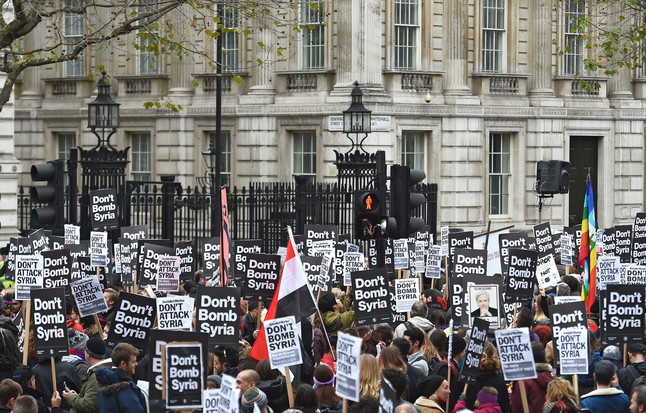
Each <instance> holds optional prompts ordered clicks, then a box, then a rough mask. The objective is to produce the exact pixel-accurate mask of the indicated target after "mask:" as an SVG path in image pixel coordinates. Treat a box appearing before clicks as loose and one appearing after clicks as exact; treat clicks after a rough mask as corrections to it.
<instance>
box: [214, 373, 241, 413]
mask: <svg viewBox="0 0 646 413" xmlns="http://www.w3.org/2000/svg"><path fill="white" fill-rule="evenodd" d="M238 399H240V389H238V388H237V387H236V379H235V377H233V376H230V375H228V374H223V375H222V382H221V383H220V398H219V400H218V408H219V412H220V413H237V412H238V408H239V403H238Z"/></svg>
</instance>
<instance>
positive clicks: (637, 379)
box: [626, 364, 646, 394]
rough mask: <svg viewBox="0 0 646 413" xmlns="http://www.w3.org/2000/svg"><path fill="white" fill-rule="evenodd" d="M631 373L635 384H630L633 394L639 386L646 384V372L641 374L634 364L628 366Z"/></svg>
mask: <svg viewBox="0 0 646 413" xmlns="http://www.w3.org/2000/svg"><path fill="white" fill-rule="evenodd" d="M626 368H627V369H628V371H629V372H630V375H631V376H633V384H632V385H631V386H630V394H633V392H634V391H635V389H636V388H637V387H639V386H646V374H643V375H641V376H640V375H639V372H638V371H637V369H636V368H635V366H633V365H632V364H629V365H628V366H626Z"/></svg>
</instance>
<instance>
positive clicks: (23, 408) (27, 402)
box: [11, 392, 60, 413]
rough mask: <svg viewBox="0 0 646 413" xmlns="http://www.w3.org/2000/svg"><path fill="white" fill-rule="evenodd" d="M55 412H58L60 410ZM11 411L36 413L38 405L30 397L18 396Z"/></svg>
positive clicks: (15, 412)
mask: <svg viewBox="0 0 646 413" xmlns="http://www.w3.org/2000/svg"><path fill="white" fill-rule="evenodd" d="M56 393H58V392H56ZM56 407H58V406H56ZM57 410H58V411H60V409H57ZM11 411H12V413H38V403H37V402H36V399H34V398H33V397H32V396H29V395H23V396H19V397H18V398H16V401H15V402H14V404H13V408H12V410H11ZM52 411H54V409H52Z"/></svg>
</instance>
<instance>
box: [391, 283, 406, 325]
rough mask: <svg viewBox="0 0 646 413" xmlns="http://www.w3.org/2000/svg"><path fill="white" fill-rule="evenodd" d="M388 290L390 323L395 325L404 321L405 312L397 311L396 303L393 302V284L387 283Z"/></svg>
mask: <svg viewBox="0 0 646 413" xmlns="http://www.w3.org/2000/svg"><path fill="white" fill-rule="evenodd" d="M388 292H389V293H390V311H391V315H392V319H391V322H390V323H391V324H390V325H391V326H393V327H397V326H398V325H400V324H401V323H403V322H405V321H406V313H398V312H397V303H396V302H395V286H394V285H389V286H388Z"/></svg>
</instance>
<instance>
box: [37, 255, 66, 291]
mask: <svg viewBox="0 0 646 413" xmlns="http://www.w3.org/2000/svg"><path fill="white" fill-rule="evenodd" d="M41 255H42V256H43V288H55V287H66V286H68V285H69V282H70V277H71V274H72V256H71V254H70V252H69V251H68V250H66V249H62V250H49V251H43V252H42V253H41Z"/></svg>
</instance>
